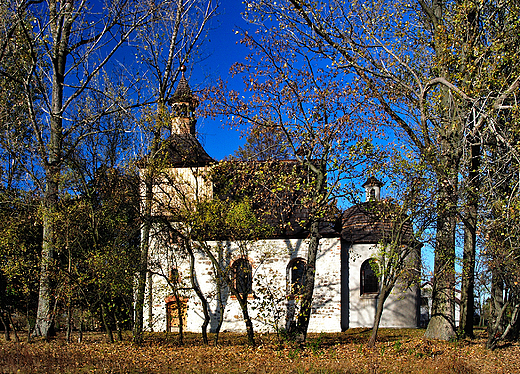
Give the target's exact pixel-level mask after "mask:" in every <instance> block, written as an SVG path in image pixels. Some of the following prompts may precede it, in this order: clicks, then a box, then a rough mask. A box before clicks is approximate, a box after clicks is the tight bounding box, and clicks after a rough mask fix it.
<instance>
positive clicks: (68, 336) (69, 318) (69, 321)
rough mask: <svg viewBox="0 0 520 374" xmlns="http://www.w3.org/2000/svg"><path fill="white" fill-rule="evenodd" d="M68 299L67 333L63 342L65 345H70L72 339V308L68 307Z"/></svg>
mask: <svg viewBox="0 0 520 374" xmlns="http://www.w3.org/2000/svg"><path fill="white" fill-rule="evenodd" d="M70 302H71V300H70V297H69V305H68V306H67V332H66V333H65V340H66V341H67V343H70V341H71V339H72V307H71V305H70Z"/></svg>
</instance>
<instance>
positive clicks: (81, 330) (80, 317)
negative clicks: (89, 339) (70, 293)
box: [78, 312, 83, 343]
mask: <svg viewBox="0 0 520 374" xmlns="http://www.w3.org/2000/svg"><path fill="white" fill-rule="evenodd" d="M81 342H83V312H81V313H80V315H79V331H78V343H81Z"/></svg>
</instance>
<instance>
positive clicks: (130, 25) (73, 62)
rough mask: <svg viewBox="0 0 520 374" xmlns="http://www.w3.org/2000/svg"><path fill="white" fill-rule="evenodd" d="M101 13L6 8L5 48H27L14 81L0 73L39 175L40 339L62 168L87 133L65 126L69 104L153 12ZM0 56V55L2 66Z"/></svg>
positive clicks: (121, 6)
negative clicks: (10, 86) (19, 105)
mask: <svg viewBox="0 0 520 374" xmlns="http://www.w3.org/2000/svg"><path fill="white" fill-rule="evenodd" d="M105 9H106V10H105V11H104V12H101V13H95V12H92V11H91V10H90V9H89V7H88V6H87V3H86V2H85V1H77V2H76V1H65V2H58V1H50V2H46V3H41V2H20V3H17V4H16V8H15V9H14V10H13V11H12V14H13V17H12V18H11V24H12V25H13V26H12V27H11V28H10V30H13V29H15V28H16V29H18V30H20V31H19V32H17V33H10V32H8V33H7V35H5V36H6V37H7V39H8V40H9V43H14V45H25V46H27V51H28V59H27V60H28V62H27V65H26V69H25V70H24V74H23V76H22V77H19V76H15V75H12V74H9V71H7V70H2V75H3V76H5V77H7V79H9V80H10V81H12V82H15V83H16V84H17V85H18V86H19V87H22V90H23V97H24V100H25V103H24V104H25V106H26V108H27V119H28V123H29V128H30V131H31V139H32V141H33V142H34V144H35V146H34V147H33V149H32V151H33V152H34V155H35V157H36V161H37V162H38V167H39V169H36V170H37V171H41V173H39V174H41V175H39V174H33V178H34V183H35V184H36V185H37V186H38V188H39V189H40V191H41V193H42V195H43V199H42V212H43V213H42V217H43V245H42V255H41V270H40V293H39V301H38V313H37V320H36V325H35V330H34V334H35V335H40V336H43V337H45V338H48V337H49V333H50V328H51V325H52V322H53V318H54V316H53V304H54V303H55V299H54V295H53V289H54V286H53V284H52V276H53V273H54V272H55V269H56V262H55V261H56V259H55V257H56V250H57V248H56V240H57V238H56V231H57V226H56V223H57V222H56V214H57V211H58V205H59V200H60V191H61V190H62V184H61V183H62V171H63V168H64V165H65V163H66V161H67V160H68V159H69V156H70V155H71V154H72V153H73V152H74V151H75V149H76V148H77V147H78V146H80V145H81V144H82V141H83V140H84V138H85V136H86V135H87V134H86V132H85V126H84V124H85V122H80V123H75V122H72V121H69V118H70V117H69V115H70V113H71V110H72V109H73V104H74V103H75V102H76V101H77V100H80V99H81V98H82V95H83V94H84V93H85V92H86V91H88V90H89V89H91V88H92V87H91V83H92V82H93V79H94V78H95V77H96V76H97V75H98V74H100V73H101V72H102V69H104V68H105V67H107V65H108V63H109V61H110V60H111V58H112V57H113V56H114V54H115V53H116V51H118V50H119V49H121V48H122V47H123V45H124V44H125V43H126V42H127V40H128V38H129V37H130V36H131V35H132V34H133V33H134V32H135V31H136V29H138V28H139V27H140V26H141V25H142V24H143V22H144V21H145V20H146V19H147V16H148V14H149V13H150V12H151V11H152V10H153V9H149V8H146V7H141V6H140V5H139V4H134V3H132V2H110V3H108V4H107V5H106V8H105ZM4 40H5V39H4ZM9 43H7V44H9ZM5 56H6V55H4V54H3V50H2V62H3V59H4V57H5ZM2 66H3V64H2ZM116 108H117V102H115V101H111V103H110V107H108V108H103V111H101V113H96V114H95V117H94V118H97V117H99V116H100V115H103V114H104V113H107V112H109V111H111V110H115V109H116ZM27 171H28V172H31V171H32V170H27ZM40 177H41V179H40Z"/></svg>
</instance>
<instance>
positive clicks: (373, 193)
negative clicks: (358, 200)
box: [362, 177, 383, 201]
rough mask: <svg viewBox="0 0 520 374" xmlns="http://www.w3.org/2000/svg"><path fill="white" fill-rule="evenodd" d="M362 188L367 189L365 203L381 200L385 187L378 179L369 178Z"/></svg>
mask: <svg viewBox="0 0 520 374" xmlns="http://www.w3.org/2000/svg"><path fill="white" fill-rule="evenodd" d="M362 187H364V188H365V201H371V200H375V201H379V200H381V187H383V183H382V182H380V181H379V180H378V179H376V178H375V177H369V178H368V179H367V181H366V182H365V183H364V184H363V186H362Z"/></svg>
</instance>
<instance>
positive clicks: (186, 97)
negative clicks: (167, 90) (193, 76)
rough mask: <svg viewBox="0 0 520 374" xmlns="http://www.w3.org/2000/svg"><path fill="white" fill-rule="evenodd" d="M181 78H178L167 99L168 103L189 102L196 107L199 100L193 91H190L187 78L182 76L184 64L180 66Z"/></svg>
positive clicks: (184, 69) (184, 68)
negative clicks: (173, 89) (173, 90)
mask: <svg viewBox="0 0 520 374" xmlns="http://www.w3.org/2000/svg"><path fill="white" fill-rule="evenodd" d="M180 70H181V72H182V74H181V78H180V79H179V83H178V84H177V88H176V89H175V92H174V93H173V95H172V96H171V97H170V99H169V100H168V103H169V104H170V105H173V104H175V103H190V104H191V105H192V106H193V107H196V106H197V105H198V103H199V100H198V99H197V97H196V96H195V95H193V92H192V91H191V88H190V85H189V84H188V80H187V79H186V77H185V76H184V72H185V71H186V67H185V66H181V69H180Z"/></svg>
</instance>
